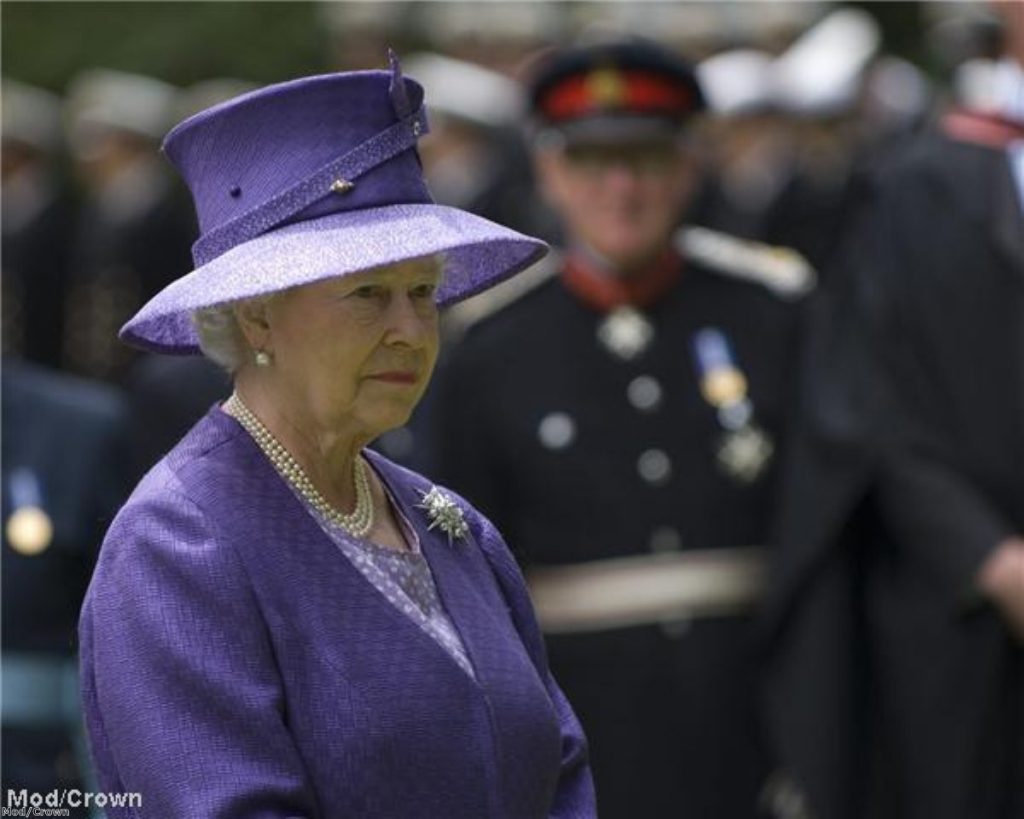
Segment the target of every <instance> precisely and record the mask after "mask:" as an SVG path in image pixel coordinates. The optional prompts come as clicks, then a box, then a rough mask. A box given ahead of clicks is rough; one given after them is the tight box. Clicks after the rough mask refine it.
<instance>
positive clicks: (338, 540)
mask: <svg viewBox="0 0 1024 819" xmlns="http://www.w3.org/2000/svg"><path fill="white" fill-rule="evenodd" d="M389 497H390V493H389ZM392 502H393V499H392ZM303 505H304V506H305V507H306V511H308V512H309V513H310V514H311V515H313V517H314V518H316V521H317V523H319V524H320V528H321V529H323V530H324V532H325V533H326V534H327V536H328V537H330V538H331V540H333V541H334V543H335V544H336V545H337V547H338V548H339V549H341V551H342V554H344V555H345V557H347V558H348V559H349V560H350V561H351V562H352V565H353V566H355V567H356V568H357V569H359V571H360V572H361V573H362V575H363V577H365V578H366V579H367V580H369V581H370V582H371V583H372V584H373V585H374V586H375V587H376V588H377V591H379V592H380V593H381V594H383V595H384V597H386V598H387V600H388V602H389V603H391V605H393V606H394V607H395V608H396V609H398V610H399V611H401V612H402V613H403V614H405V616H406V617H408V618H409V619H410V620H412V621H413V622H414V623H416V625H418V626H419V627H420V628H422V629H423V630H424V631H425V632H426V633H427V634H429V635H430V636H431V637H433V638H434V639H435V640H437V642H438V645H440V646H441V648H443V649H444V650H445V651H447V652H448V654H449V655H451V658H452V659H453V660H455V662H457V663H458V664H459V666H460V667H461V668H462V670H463V671H465V672H466V673H467V674H468V675H469V676H470V677H473V676H474V672H473V666H472V664H471V663H470V662H469V657H467V656H466V649H465V647H464V646H463V645H462V640H461V639H459V633H458V632H457V631H456V630H455V626H454V625H453V624H452V621H451V618H449V617H448V614H447V612H446V611H445V610H444V606H443V605H441V598H440V597H439V596H438V594H437V586H436V585H435V584H434V576H433V575H432V574H431V573H430V564H429V563H427V559H426V558H425V557H424V556H423V553H422V551H421V550H420V545H419V540H420V539H419V535H417V534H416V530H415V529H413V527H412V524H410V523H409V521H408V519H407V518H406V517H405V515H403V514H402V512H401V510H399V509H398V508H397V506H395V513H396V514H395V516H396V517H397V518H398V522H399V525H400V526H401V527H402V531H403V533H404V534H405V537H406V540H407V541H408V542H409V544H410V546H411V548H410V550H409V551H399V550H398V549H392V548H389V547H387V546H380V545H378V544H376V543H371V542H370V541H367V540H361V539H359V538H354V537H351V536H350V535H349V534H348V533H347V532H345V531H343V530H342V529H341V528H339V527H338V526H332V525H331V524H330V522H328V521H327V520H326V519H325V518H324V516H323V515H321V514H319V513H318V512H317V511H316V510H315V509H314V508H313V507H312V506H311V505H310V504H309V503H308V502H305V501H304V503H303Z"/></svg>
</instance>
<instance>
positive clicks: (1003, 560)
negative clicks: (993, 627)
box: [977, 536, 1024, 643]
mask: <svg viewBox="0 0 1024 819" xmlns="http://www.w3.org/2000/svg"><path fill="white" fill-rule="evenodd" d="M977 585H978V588H979V589H980V591H981V593H982V594H984V595H985V596H986V597H987V598H988V599H989V600H991V601H992V603H993V604H994V605H995V606H996V608H998V609H999V611H1000V612H1001V613H1002V615H1003V618H1004V619H1005V620H1006V622H1007V625H1008V626H1009V627H1010V631H1011V632H1013V634H1014V635H1015V636H1016V638H1017V640H1019V641H1020V642H1021V643H1024V537H1019V536H1013V537H1008V538H1006V539H1005V540H1003V541H1000V543H999V544H998V545H997V546H996V548H995V549H994V550H993V551H992V554H990V555H989V556H988V558H987V559H986V560H985V562H984V563H983V564H982V565H981V569H980V570H979V572H978V577H977Z"/></svg>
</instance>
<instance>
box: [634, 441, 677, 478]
mask: <svg viewBox="0 0 1024 819" xmlns="http://www.w3.org/2000/svg"><path fill="white" fill-rule="evenodd" d="M636 471H637V472H639V473H640V477H641V478H643V479H644V480H645V481H647V483H650V484H653V485H654V486H662V485H663V484H665V483H667V482H668V479H669V478H671V477H672V461H671V460H669V457H668V455H666V454H665V453H664V452H663V451H662V450H660V449H648V450H646V451H644V452H642V453H641V454H640V457H639V458H638V459H637V462H636Z"/></svg>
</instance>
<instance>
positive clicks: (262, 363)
mask: <svg viewBox="0 0 1024 819" xmlns="http://www.w3.org/2000/svg"><path fill="white" fill-rule="evenodd" d="M254 358H255V361H256V366H257V367H269V366H270V353H268V352H266V351H265V350H257V351H256V355H255V356H254Z"/></svg>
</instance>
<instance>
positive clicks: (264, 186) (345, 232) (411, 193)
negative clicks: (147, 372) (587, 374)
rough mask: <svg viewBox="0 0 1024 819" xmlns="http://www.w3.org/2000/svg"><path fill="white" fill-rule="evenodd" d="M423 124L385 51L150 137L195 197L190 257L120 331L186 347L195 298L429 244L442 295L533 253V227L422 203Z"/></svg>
mask: <svg viewBox="0 0 1024 819" xmlns="http://www.w3.org/2000/svg"><path fill="white" fill-rule="evenodd" d="M426 131H427V120H426V114H425V111H424V109H423V89H422V88H421V87H420V85H419V84H418V83H416V82H413V81H412V80H410V79H406V78H404V77H402V74H401V71H400V69H399V67H398V61H397V60H396V59H395V58H394V56H392V58H391V71H390V72H388V71H356V72H351V73H344V74H327V75H323V76H318V77H306V78H303V79H299V80H294V81H292V82H286V83H281V84H279V85H271V86H268V87H266V88H262V89H260V90H258V91H253V92H252V93H249V94H245V95H243V96H241V97H237V98H235V99H232V100H229V101H227V102H225V103H222V104H220V105H217V106H214V107H213V108H210V109H208V110H206V111H203V112H201V113H199V114H196V115H195V116H194V117H191V118H190V119H187V120H185V121H184V122H182V123H181V124H180V125H178V126H177V127H176V128H175V129H174V130H172V131H171V132H170V134H168V135H167V139H166V140H165V142H164V150H165V151H166V152H167V155H168V156H169V157H170V159H171V161H172V162H173V163H174V165H175V166H176V167H177V168H178V170H179V172H180V173H181V175H182V176H183V177H184V179H185V182H186V183H187V184H188V186H189V188H190V189H191V191H192V198H193V199H194V201H195V206H196V212H197V215H198V217H199V228H200V232H201V235H200V237H199V239H198V241H197V242H196V243H195V244H194V245H193V246H192V256H193V259H194V260H195V264H196V269H195V270H193V271H192V272H191V273H189V274H188V275H186V276H183V277H182V278H180V279H178V280H177V281H175V282H173V283H172V284H170V285H169V286H167V287H166V288H164V290H162V291H161V292H160V293H158V294H157V295H156V296H154V297H153V299H151V300H150V301H149V303H147V304H146V305H145V306H144V307H143V308H142V309H141V310H139V312H138V313H136V314H135V316H134V317H133V318H132V319H131V320H130V321H129V322H128V323H127V324H125V326H124V327H123V328H122V329H121V338H122V339H123V340H124V341H126V342H128V343H130V344H133V345H136V346H139V347H143V348H146V349H149V350H154V351H157V352H162V353H171V354H180V355H185V354H190V353H196V352H198V351H199V339H198V336H197V335H196V332H195V328H194V327H193V324H192V318H191V314H192V312H193V311H194V310H196V309H199V308H202V307H210V306H212V305H215V304H221V303H224V302H229V301H234V300H237V299H243V298H249V297H252V296H259V295H265V294H268V293H273V292H275V291H278V290H284V289H286V288H289V287H294V286H296V285H301V284H308V283H310V282H315V281H319V280H320V279H325V278H330V277H333V276H342V275H345V274H348V273H355V272H358V271H360V270H367V269H370V268H374V267H379V266H381V265H387V264H393V263H395V262H400V261H403V260H406V259H413V258H417V257H420V256H430V255H433V254H437V253H442V254H444V256H445V262H446V263H445V280H444V282H443V284H442V286H441V288H440V290H439V292H438V303H439V304H441V305H444V304H450V303H452V302H455V301H458V300H460V299H464V298H466V297H468V296H471V295H473V294H474V293H478V292H479V291H481V290H484V289H485V288H487V287H490V286H491V285H494V284H497V283H498V282H499V281H501V280H502V279H504V278H506V277H508V276H511V275H512V274H514V273H517V272H518V271H520V270H522V269H523V268H525V267H528V266H529V265H531V264H532V263H533V262H535V261H537V259H539V258H540V257H541V256H543V255H544V253H545V252H546V249H547V248H546V245H545V244H544V243H543V242H541V241H539V240H537V239H534V238H532V237H529V236H524V235H522V234H520V233H516V232H515V231H512V230H509V229H508V228H504V227H501V226H500V225H496V224H494V223H493V222H489V221H487V220H486V219H481V218H480V217H477V216H473V215H472V214H469V213H466V212H465V211H461V210H457V209H455V208H450V207H445V206H442V205H437V204H434V201H433V199H432V198H431V196H430V193H429V192H428V191H427V188H426V185H425V184H424V181H423V174H422V169H421V167H420V161H419V156H418V155H417V153H416V151H415V150H414V149H415V145H416V139H417V137H419V136H420V135H421V134H424V133H426Z"/></svg>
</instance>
